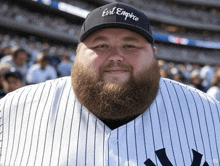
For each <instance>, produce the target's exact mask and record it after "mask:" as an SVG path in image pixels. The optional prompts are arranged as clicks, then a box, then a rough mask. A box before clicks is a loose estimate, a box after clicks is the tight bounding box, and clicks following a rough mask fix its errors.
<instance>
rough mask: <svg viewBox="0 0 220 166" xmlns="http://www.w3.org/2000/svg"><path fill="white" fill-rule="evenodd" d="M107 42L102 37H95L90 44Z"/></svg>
mask: <svg viewBox="0 0 220 166" xmlns="http://www.w3.org/2000/svg"><path fill="white" fill-rule="evenodd" d="M107 40H108V39H107V38H106V37H104V36H97V37H95V38H94V39H93V40H92V42H99V41H107Z"/></svg>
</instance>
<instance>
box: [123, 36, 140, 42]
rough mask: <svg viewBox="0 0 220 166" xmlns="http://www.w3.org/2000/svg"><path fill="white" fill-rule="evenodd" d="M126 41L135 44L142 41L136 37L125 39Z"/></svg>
mask: <svg viewBox="0 0 220 166" xmlns="http://www.w3.org/2000/svg"><path fill="white" fill-rule="evenodd" d="M123 40H124V41H133V42H138V43H140V40H138V39H137V38H136V37H124V38H123Z"/></svg>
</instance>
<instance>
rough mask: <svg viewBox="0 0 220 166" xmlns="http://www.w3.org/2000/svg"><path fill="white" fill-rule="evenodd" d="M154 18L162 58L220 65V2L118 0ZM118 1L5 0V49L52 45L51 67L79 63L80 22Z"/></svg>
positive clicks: (1, 33)
mask: <svg viewBox="0 0 220 166" xmlns="http://www.w3.org/2000/svg"><path fill="white" fill-rule="evenodd" d="M117 1H118V2H125V3H129V4H131V5H133V6H135V7H136V8H139V9H141V10H142V11H143V12H145V13H146V15H147V16H148V17H149V19H150V22H151V25H152V31H153V35H154V37H155V39H156V41H155V45H156V47H157V49H158V51H157V58H158V59H160V60H163V61H165V62H169V63H170V62H173V63H175V64H176V63H177V64H186V65H187V64H198V65H200V66H205V65H207V64H210V65H212V66H219V65H220V1H219V0H209V1H207V0H117ZM110 2H115V0H1V1H0V46H1V48H0V49H4V48H6V47H8V46H10V47H11V46H14V45H17V46H21V47H23V48H25V49H26V50H28V51H29V52H33V51H34V50H37V49H38V50H43V49H47V50H48V52H49V53H50V54H51V55H53V57H52V61H51V62H52V65H54V66H55V67H56V65H57V64H58V63H59V62H60V60H61V57H62V56H63V55H64V54H69V55H70V56H71V57H72V61H74V57H75V49H76V46H77V42H78V38H79V35H80V28H81V25H82V23H83V21H84V19H85V17H86V15H87V14H88V13H89V12H90V11H91V10H93V9H94V8H96V7H98V6H101V5H104V4H107V3H110Z"/></svg>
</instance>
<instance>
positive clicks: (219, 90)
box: [207, 70, 220, 101]
mask: <svg viewBox="0 0 220 166" xmlns="http://www.w3.org/2000/svg"><path fill="white" fill-rule="evenodd" d="M207 94H208V95H210V96H211V97H213V98H215V99H217V100H218V101H220V70H218V71H217V72H216V73H215V75H214V78H213V79H212V86H211V87H210V88H209V89H208V91H207Z"/></svg>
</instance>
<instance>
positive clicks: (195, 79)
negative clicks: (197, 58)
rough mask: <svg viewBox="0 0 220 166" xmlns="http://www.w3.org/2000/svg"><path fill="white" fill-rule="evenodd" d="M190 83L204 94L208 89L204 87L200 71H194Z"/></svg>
mask: <svg viewBox="0 0 220 166" xmlns="http://www.w3.org/2000/svg"><path fill="white" fill-rule="evenodd" d="M190 81H191V84H190V85H191V86H192V87H194V88H196V89H199V90H201V91H203V92H206V88H205V87H204V86H203V85H202V81H203V80H202V78H201V77H200V73H199V72H198V71H196V70H195V71H194V72H192V73H191V76H190Z"/></svg>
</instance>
